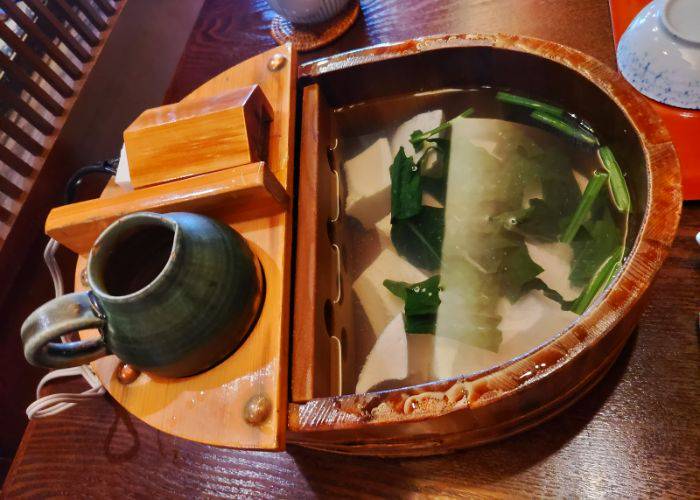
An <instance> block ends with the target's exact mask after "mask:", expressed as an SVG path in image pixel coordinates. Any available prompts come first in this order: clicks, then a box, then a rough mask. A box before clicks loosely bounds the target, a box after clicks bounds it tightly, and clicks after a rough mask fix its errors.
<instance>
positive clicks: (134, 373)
mask: <svg viewBox="0 0 700 500" xmlns="http://www.w3.org/2000/svg"><path fill="white" fill-rule="evenodd" d="M139 375H141V372H140V371H138V370H137V369H136V368H133V367H132V366H131V365H127V364H126V363H119V366H117V380H119V382H121V383H122V384H124V385H128V384H131V383H132V382H134V381H135V380H136V379H137V378H139Z"/></svg>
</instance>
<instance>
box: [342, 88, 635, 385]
mask: <svg viewBox="0 0 700 500" xmlns="http://www.w3.org/2000/svg"><path fill="white" fill-rule="evenodd" d="M336 116H337V118H338V121H339V123H340V124H341V129H342V130H343V134H344V136H343V137H342V138H341V140H340V147H341V155H342V158H344V162H343V166H342V172H341V175H342V179H343V183H344V187H345V188H344V203H343V207H344V214H345V221H344V224H342V225H341V230H340V231H338V233H337V234H336V237H337V238H338V240H339V241H340V243H341V245H342V246H343V247H344V248H345V249H346V253H347V257H348V258H347V263H346V264H347V266H346V272H347V275H348V276H347V278H349V279H350V280H351V282H352V283H353V285H352V289H353V297H352V300H353V318H352V321H353V324H352V334H351V335H350V341H351V342H354V343H355V351H356V352H357V353H358V356H359V357H358V366H357V371H356V373H357V380H356V383H355V390H356V392H366V391H369V390H378V389H387V388H394V387H401V386H405V385H413V384H418V383H423V382H427V381H429V380H433V379H437V378H448V377H454V376H458V375H461V374H466V373H470V372H474V371H479V370H483V369H487V368H489V367H492V366H494V365H498V364H500V363H503V362H505V361H507V360H509V359H512V358H513V357H516V356H518V355H521V354H523V353H525V352H527V351H529V350H530V349H532V348H534V347H536V346H538V345H539V344H541V343H543V342H545V341H547V340H548V339H549V338H551V337H552V336H553V335H555V334H556V333H558V332H560V331H561V330H562V329H564V328H566V327H567V326H568V325H569V324H570V323H571V322H573V321H574V320H575V319H576V317H577V316H578V315H579V314H581V313H582V312H583V311H584V310H585V309H586V307H587V306H588V305H589V304H590V303H591V301H592V300H593V298H595V296H596V295H597V294H598V293H599V292H600V291H601V290H602V289H603V288H605V286H606V285H607V284H608V283H609V282H610V280H611V279H612V277H613V276H614V275H615V273H616V272H617V270H619V268H620V265H621V263H622V258H623V253H624V242H625V240H626V231H627V219H628V214H629V206H630V200H629V193H628V191H627V187H626V183H625V179H624V177H623V176H622V174H621V171H620V170H619V167H618V166H617V163H616V161H615V158H614V155H613V154H612V151H610V150H609V149H608V148H605V147H601V145H600V144H599V143H598V140H597V138H596V136H595V133H594V131H593V130H592V129H591V128H590V127H589V126H588V125H587V124H586V123H585V122H583V121H582V120H580V119H578V118H577V117H575V116H573V115H570V114H568V113H566V112H565V111H564V110H561V109H560V108H557V107H555V106H553V105H550V104H547V103H543V102H541V101H532V100H530V99H527V98H523V97H521V96H518V95H517V92H515V93H513V94H511V93H506V92H503V91H500V92H499V91H497V90H496V89H492V88H488V87H484V88H477V89H468V90H454V89H452V90H443V91H438V92H430V93H424V94H416V95H410V96H401V97H392V98H387V99H381V100H377V101H371V102H367V103H362V104H358V105H354V106H351V107H347V108H344V109H339V110H337V111H336Z"/></svg>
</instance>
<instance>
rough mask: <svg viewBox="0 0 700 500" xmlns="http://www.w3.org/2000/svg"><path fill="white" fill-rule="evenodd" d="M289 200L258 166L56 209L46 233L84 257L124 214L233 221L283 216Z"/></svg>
mask: <svg viewBox="0 0 700 500" xmlns="http://www.w3.org/2000/svg"><path fill="white" fill-rule="evenodd" d="M288 199H289V197H288V196H287V193H286V191H285V190H284V189H283V188H282V186H281V185H280V184H279V182H278V181H277V178H276V177H275V176H274V175H273V174H272V173H271V172H270V170H269V169H268V168H267V166H266V165H265V163H262V162H260V163H253V164H250V165H245V166H242V167H236V168H232V169H227V170H222V171H221V172H213V173H210V174H205V175H200V176H197V177H192V178H190V179H183V180H180V181H174V182H169V183H167V184H161V185H158V186H151V187H147V188H143V189H136V190H134V191H130V192H126V193H123V194H119V195H116V196H113V197H109V198H100V199H97V200H89V201H83V202H80V203H73V204H71V205H65V206H62V207H57V208H54V209H53V210H51V212H50V213H49V216H48V218H47V219H46V227H45V229H46V234H48V235H49V236H51V237H52V238H53V239H55V240H57V241H58V242H59V243H61V244H62V245H64V246H66V247H68V248H70V249H71V250H73V251H74V252H76V253H79V254H83V253H86V252H87V251H88V250H90V247H91V246H92V244H93V242H94V241H95V240H96V239H97V237H98V236H99V234H100V233H101V232H102V231H103V230H104V229H106V228H107V226H109V225H110V224H111V223H112V222H114V221H115V220H117V219H118V218H120V217H122V216H123V215H126V214H129V213H133V212H140V211H151V212H158V213H165V212H178V211H187V212H198V213H206V212H208V211H209V210H211V209H219V210H221V208H222V206H223V207H226V209H228V210H231V212H232V213H234V214H235V219H236V220H247V219H250V218H253V217H256V216H259V215H260V214H265V213H274V212H276V211H277V212H279V211H282V210H284V209H285V208H286V207H287V205H288Z"/></svg>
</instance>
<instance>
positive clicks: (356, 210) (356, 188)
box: [343, 138, 393, 229]
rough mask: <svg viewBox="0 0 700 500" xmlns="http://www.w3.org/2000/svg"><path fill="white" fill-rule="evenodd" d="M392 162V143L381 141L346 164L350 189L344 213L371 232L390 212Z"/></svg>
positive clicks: (345, 170) (346, 178)
mask: <svg viewBox="0 0 700 500" xmlns="http://www.w3.org/2000/svg"><path fill="white" fill-rule="evenodd" d="M392 160H393V156H392V154H391V149H390V148H389V141H388V140H387V139H385V138H379V139H377V140H376V141H374V142H373V143H372V144H371V145H370V146H369V147H368V148H367V149H365V150H364V151H362V152H361V153H360V154H358V155H357V156H354V157H353V158H350V159H349V160H346V161H345V163H344V164H343V171H344V174H345V183H346V186H347V198H346V200H345V212H346V213H347V214H348V215H351V216H353V217H355V218H356V219H358V220H359V221H360V222H361V223H362V225H363V226H364V227H365V229H371V228H372V225H373V224H374V223H375V222H377V221H378V220H379V219H381V218H382V217H383V216H384V215H385V214H387V213H389V211H390V210H391V177H390V175H389V167H390V166H391V162H392Z"/></svg>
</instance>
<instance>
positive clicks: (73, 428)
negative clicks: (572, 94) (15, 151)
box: [4, 0, 700, 498]
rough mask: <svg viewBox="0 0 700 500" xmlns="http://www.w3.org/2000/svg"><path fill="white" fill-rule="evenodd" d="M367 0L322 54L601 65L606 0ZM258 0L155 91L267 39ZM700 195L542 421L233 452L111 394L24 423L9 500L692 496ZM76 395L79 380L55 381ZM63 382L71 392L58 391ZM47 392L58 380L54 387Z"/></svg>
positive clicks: (212, 15)
mask: <svg viewBox="0 0 700 500" xmlns="http://www.w3.org/2000/svg"><path fill="white" fill-rule="evenodd" d="M408 5H409V2H407V1H406V0H383V1H379V0H371V1H370V0H368V1H363V2H362V9H363V16H362V18H361V19H360V20H359V22H358V24H357V25H356V26H354V27H353V29H352V30H351V32H349V33H348V34H346V35H345V36H344V37H343V38H341V39H340V40H338V41H337V42H336V43H335V44H334V45H332V46H330V47H327V48H325V49H324V50H322V51H319V52H315V53H311V54H306V55H304V56H303V58H302V59H304V60H310V59H313V58H316V57H320V56H322V55H326V54H330V53H335V52H339V51H342V50H347V49H351V48H356V47H359V46H363V45H367V44H374V43H380V42H389V41H398V40H401V39H404V38H409V37H413V36H418V35H427V34H431V33H438V32H451V31H452V32H454V31H483V32H496V31H502V32H513V33H519V34H526V35H531V36H537V37H541V38H548V39H552V40H555V41H558V42H562V43H565V44H568V45H571V46H574V47H577V48H579V49H581V50H583V51H586V52H588V53H590V54H593V55H594V56H596V57H598V58H599V59H601V60H603V61H605V62H607V63H609V64H611V65H613V64H614V52H613V45H612V36H611V31H610V19H609V13H608V4H607V2H606V1H605V0H566V1H564V0H501V1H496V0H473V1H467V0H463V1H456V0H412V1H411V2H410V9H409V8H408ZM272 16H273V14H272V13H271V11H269V10H268V9H267V8H266V3H265V2H264V1H263V0H255V1H253V0H207V1H206V3H205V6H204V7H203V9H202V12H201V15H200V18H199V20H198V22H197V24H196V26H195V28H194V30H193V33H192V35H191V38H190V41H189V43H188V45H187V48H186V51H185V54H184V55H183V57H182V60H181V62H180V65H179V68H178V70H177V72H176V74H175V77H174V78H173V81H172V84H171V86H170V90H169V91H168V95H167V100H169V101H172V100H176V99H180V98H181V97H182V96H183V95H185V94H186V93H187V92H189V91H190V90H192V89H193V88H195V87H196V86H198V85H199V84H201V83H203V82H204V81H206V80H208V79H209V78H211V77H212V76H214V75H215V74H217V73H219V72H220V71H222V70H224V69H226V68H228V67H229V66H231V65H233V64H235V63H237V62H239V61H241V60H243V59H245V58H247V57H249V56H252V55H253V54H255V53H257V52H260V51H262V50H264V49H266V48H268V47H271V46H273V43H274V42H273V40H272V38H271V37H270V36H269V33H268V26H269V22H270V20H271V19H272ZM698 230H700V205H698V204H689V205H686V207H685V212H684V215H683V219H682V222H681V229H680V231H679V235H678V239H677V241H676V244H675V245H674V248H673V252H672V254H671V256H670V257H669V259H668V261H667V262H666V265H665V267H664V268H663V270H662V271H661V273H660V274H659V277H658V280H657V283H656V285H655V287H654V288H653V291H652V293H651V294H650V303H649V307H648V308H647V310H646V312H645V314H644V315H643V317H642V319H641V323H640V325H639V328H638V331H637V333H636V334H635V335H634V336H633V337H632V339H631V340H630V342H629V344H628V345H627V346H626V348H625V350H624V352H623V353H622V355H621V357H620V359H619V360H618V361H617V362H616V363H615V365H614V366H613V368H612V370H611V372H610V373H609V374H608V375H607V376H606V377H605V379H604V380H603V381H602V382H601V383H600V384H599V385H598V386H597V387H595V389H593V391H591V392H590V393H589V394H588V395H586V396H584V397H583V398H582V399H581V400H580V401H579V402H578V403H576V404H575V405H574V406H573V407H571V408H570V409H569V410H567V411H566V412H564V413H563V414H562V415H560V416H558V417H556V418H555V419H553V420H552V421H550V422H549V423H547V424H545V425H542V426H540V427H538V428H536V429H534V430H531V431H529V432H526V433H524V434H521V435H519V436H516V437H513V438H511V439H508V440H506V441H504V442H501V443H496V444H492V445H487V446H483V447H480V448H477V449H472V450H466V451H463V452H460V453H455V454H452V455H448V456H444V457H433V458H423V459H404V460H400V459H391V460H388V459H377V458H354V457H345V456H336V455H328V454H322V453H317V452H313V451H309V450H305V449H302V448H297V447H290V448H289V449H288V451H287V452H286V453H277V454H272V453H260V452H245V451H232V450H227V449H219V448H214V447H210V446H205V445H201V444H196V443H191V442H187V441H184V440H182V439H178V438H174V437H171V436H169V435H166V434H163V433H159V432H158V431H156V430H154V429H151V428H150V427H148V426H146V425H145V424H143V423H141V422H140V421H138V420H136V419H134V418H133V417H130V416H129V415H128V414H127V413H125V412H124V411H123V410H121V409H120V408H119V407H118V406H116V405H115V404H114V403H113V402H112V401H111V400H109V399H104V400H95V401H91V402H89V403H86V404H81V405H80V406H79V407H77V408H74V409H73V410H71V411H68V412H66V413H63V414H61V415H59V416H56V417H53V418H50V419H47V420H42V421H34V422H31V423H30V424H29V426H28V428H27V431H26V434H25V436H24V439H23V441H22V444H21V446H20V449H19V451H18V453H17V456H16V458H15V461H14V463H13V466H12V469H11V471H10V473H9V475H8V478H7V481H6V482H5V485H4V493H5V495H7V496H24V495H27V496H28V495H36V496H46V495H48V494H59V495H65V496H75V495H81V496H88V497H133V496H146V495H148V496H156V495H157V496H168V497H171V496H177V497H189V498H192V497H196V496H204V495H207V496H209V495H222V496H235V495H256V496H257V495H264V496H272V495H275V496H287V497H302V496H303V497H306V496H314V495H320V496H356V495H363V496H399V495H406V494H411V493H420V494H425V495H448V496H472V495H473V496H503V495H517V496H534V495H537V496H612V497H620V496H633V497H637V496H658V495H666V496H676V495H677V496H691V495H694V494H698V492H700V469H699V466H698V464H700V430H699V429H700V428H699V427H698V425H697V418H698V417H697V414H698V411H699V410H700V373H699V372H700V351H699V349H698V330H697V328H698V327H697V322H698V314H697V313H698V306H700V304H699V303H698V301H697V297H698V293H697V290H699V289H700V276H699V273H698V262H699V261H698V252H699V250H700V249H699V248H698V246H697V245H696V243H695V241H694V236H695V232H696V231H698ZM66 385H67V386H68V388H71V389H73V390H75V389H77V388H79V387H80V384H79V383H77V382H71V383H69V384H66ZM61 388H62V389H66V388H67V387H61ZM56 389H58V387H56Z"/></svg>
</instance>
